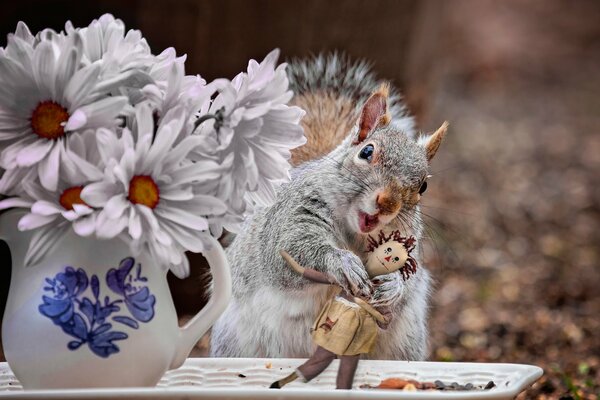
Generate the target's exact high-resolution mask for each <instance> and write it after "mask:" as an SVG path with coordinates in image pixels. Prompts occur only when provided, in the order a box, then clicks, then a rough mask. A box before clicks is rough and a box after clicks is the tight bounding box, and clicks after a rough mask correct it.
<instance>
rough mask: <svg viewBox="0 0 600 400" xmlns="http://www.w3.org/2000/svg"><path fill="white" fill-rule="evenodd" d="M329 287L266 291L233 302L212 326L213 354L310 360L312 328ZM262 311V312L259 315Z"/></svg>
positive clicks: (272, 289) (266, 289) (312, 347)
mask: <svg viewBox="0 0 600 400" xmlns="http://www.w3.org/2000/svg"><path fill="white" fill-rule="evenodd" d="M327 292H328V287H327V286H325V285H322V286H321V287H319V286H316V285H315V286H314V287H312V288H310V289H309V290H307V291H303V292H291V291H282V290H279V289H275V288H264V289H263V290H260V291H257V292H255V293H253V294H252V295H250V296H248V297H245V298H244V299H243V301H240V300H239V299H234V300H232V302H231V304H230V306H229V307H228V308H227V310H226V311H225V313H224V314H223V316H222V317H221V318H220V319H219V320H218V322H217V324H215V326H214V327H213V332H214V334H213V336H212V353H213V354H216V355H218V356H219V357H292V358H295V357H308V356H310V354H311V353H312V352H313V350H314V346H313V344H312V341H311V338H310V334H309V332H310V328H311V326H312V324H313V322H314V318H315V315H316V312H318V310H319V308H320V307H321V306H322V305H323V304H324V303H325V301H326V299H327ZM257 310H260V312H257Z"/></svg>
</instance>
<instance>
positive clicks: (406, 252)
mask: <svg viewBox="0 0 600 400" xmlns="http://www.w3.org/2000/svg"><path fill="white" fill-rule="evenodd" d="M415 242H416V240H415V238H414V237H412V236H410V237H408V238H407V237H403V236H402V235H401V234H400V231H392V232H390V233H389V234H388V235H386V234H385V233H384V232H383V231H379V240H376V239H374V238H373V237H372V236H371V235H369V237H368V245H369V248H368V249H367V253H371V254H369V257H368V258H367V265H366V268H367V273H368V274H369V276H370V277H371V278H373V277H375V276H378V275H385V274H389V273H392V272H396V271H398V270H400V272H401V273H402V277H403V278H404V280H407V279H408V278H409V277H410V275H411V274H414V273H415V272H417V262H416V260H415V259H414V258H412V257H411V255H410V253H411V252H412V250H413V249H414V248H415Z"/></svg>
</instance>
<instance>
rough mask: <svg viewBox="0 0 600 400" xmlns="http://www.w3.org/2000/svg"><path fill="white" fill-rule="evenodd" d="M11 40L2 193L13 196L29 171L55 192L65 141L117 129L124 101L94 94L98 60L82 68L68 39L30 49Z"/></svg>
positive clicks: (0, 120)
mask: <svg viewBox="0 0 600 400" xmlns="http://www.w3.org/2000/svg"><path fill="white" fill-rule="evenodd" d="M10 42H11V43H9V47H10V48H12V49H13V50H14V51H13V50H11V52H8V51H4V52H3V54H0V152H1V153H0V167H2V168H4V169H6V170H7V171H6V172H5V174H4V175H3V177H2V179H0V192H1V193H14V189H15V185H17V184H18V183H19V179H21V178H23V177H24V176H25V175H26V174H27V172H28V170H29V169H35V170H36V171H37V175H38V176H39V179H40V182H41V184H42V186H43V187H44V188H46V189H48V190H56V189H57V185H58V178H59V174H60V171H61V170H62V167H61V165H62V164H63V163H62V160H63V159H64V157H65V155H66V152H65V141H68V139H69V136H70V135H72V134H73V133H74V132H83V131H86V130H89V129H94V128H98V127H113V126H115V125H116V123H117V119H116V117H117V115H118V114H119V113H120V112H121V111H122V110H123V108H124V107H125V106H126V105H127V98H126V97H124V96H106V95H104V94H102V93H98V86H99V83H101V82H100V81H99V75H100V72H101V67H102V65H101V62H97V63H93V64H90V65H88V66H85V67H81V62H80V61H81V49H79V48H78V47H77V46H67V44H68V42H67V41H65V42H64V43H63V46H58V45H57V44H56V43H55V42H53V41H41V42H40V43H38V44H37V45H36V46H35V47H33V46H32V45H31V44H29V43H28V42H27V41H26V40H23V39H21V38H19V37H18V36H16V35H13V36H12V37H11V39H10ZM7 48H8V47H7ZM111 84H113V85H118V84H119V82H118V80H113V81H112V82H111Z"/></svg>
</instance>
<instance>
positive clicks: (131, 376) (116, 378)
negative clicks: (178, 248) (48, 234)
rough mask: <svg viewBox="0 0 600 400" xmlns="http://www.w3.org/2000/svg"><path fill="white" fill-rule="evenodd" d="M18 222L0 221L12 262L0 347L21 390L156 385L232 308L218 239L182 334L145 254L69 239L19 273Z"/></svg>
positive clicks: (115, 244)
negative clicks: (209, 283)
mask: <svg viewBox="0 0 600 400" xmlns="http://www.w3.org/2000/svg"><path fill="white" fill-rule="evenodd" d="M22 215H24V213H23V211H20V210H11V211H9V212H6V213H3V214H1V215H0V238H1V239H2V240H4V241H6V242H7V243H8V246H9V247H10V251H11V257H12V276H11V282H10V289H9V295H8V301H7V305H6V310H5V313H4V320H3V324H2V340H3V345H4V352H5V355H6V359H7V361H8V363H9V365H10V367H11V368H12V370H13V372H14V373H15V375H16V376H17V378H18V379H19V380H20V381H21V383H22V384H23V386H24V387H25V388H26V389H48V388H82V387H125V386H153V385H155V384H156V383H157V382H158V381H159V379H160V378H161V376H162V375H163V374H164V373H165V371H167V370H169V369H173V368H177V367H179V366H180V365H181V364H182V363H183V361H184V360H185V359H186V357H187V356H188V354H189V352H190V351H191V349H192V348H193V346H194V344H195V343H196V342H197V341H198V340H199V339H200V337H201V336H202V335H203V334H204V333H205V332H206V331H207V330H208V328H210V326H211V325H212V324H213V323H214V321H215V320H216V319H217V317H218V316H219V315H220V314H221V313H222V312H223V311H224V310H225V308H226V306H227V304H228V302H229V299H230V297H231V277H230V270H229V265H228V263H227V259H226V258H225V254H224V252H223V248H222V247H221V245H220V244H219V242H218V241H216V240H215V239H212V242H213V243H212V248H211V249H210V250H208V251H206V252H205V253H204V256H205V257H206V259H207V260H208V263H209V265H210V267H211V272H212V276H213V282H214V287H213V294H212V298H211V299H210V301H209V302H208V304H207V305H206V306H205V307H204V308H203V309H202V310H201V311H200V312H199V313H198V314H197V315H196V316H195V317H194V318H193V319H191V320H190V321H189V322H188V323H187V324H186V325H185V326H183V327H179V326H178V323H177V315H176V313H175V308H174V305H173V300H172V298H171V293H170V291H169V287H168V285H167V279H166V271H164V269H163V268H160V265H158V264H157V263H156V262H155V261H154V260H152V259H150V258H149V257H148V256H147V255H145V254H144V255H141V256H139V257H135V258H134V257H132V256H131V253H130V251H129V249H128V247H127V245H126V244H125V243H123V242H122V241H121V240H119V239H113V240H97V239H90V238H82V237H80V236H77V235H76V234H75V233H74V232H72V230H69V233H67V234H65V235H64V237H63V238H62V239H61V240H60V241H59V243H58V244H57V245H56V247H55V248H54V249H52V250H51V251H50V252H49V253H48V255H47V256H46V257H45V258H44V259H43V260H42V261H41V262H40V263H39V264H37V265H33V266H30V267H25V266H24V265H23V260H24V257H25V253H26V251H27V248H28V246H29V241H30V238H31V236H32V232H20V231H18V230H17V221H18V220H19V218H20V217H21V216H22ZM1 267H2V268H10V267H11V266H10V265H2V266H1Z"/></svg>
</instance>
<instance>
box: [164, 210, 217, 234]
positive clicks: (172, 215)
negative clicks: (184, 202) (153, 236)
mask: <svg viewBox="0 0 600 400" xmlns="http://www.w3.org/2000/svg"><path fill="white" fill-rule="evenodd" d="M154 213H155V214H156V215H157V216H159V217H161V218H166V219H168V220H171V221H173V222H175V223H177V224H180V225H182V226H185V227H188V228H191V229H196V230H199V231H203V230H206V229H208V221H206V218H203V217H199V216H197V215H194V214H190V213H188V212H186V211H184V210H182V209H178V208H162V207H160V206H159V207H157V208H155V209H154Z"/></svg>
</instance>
